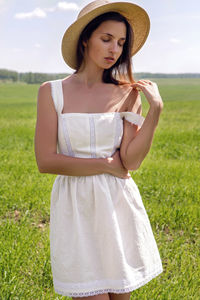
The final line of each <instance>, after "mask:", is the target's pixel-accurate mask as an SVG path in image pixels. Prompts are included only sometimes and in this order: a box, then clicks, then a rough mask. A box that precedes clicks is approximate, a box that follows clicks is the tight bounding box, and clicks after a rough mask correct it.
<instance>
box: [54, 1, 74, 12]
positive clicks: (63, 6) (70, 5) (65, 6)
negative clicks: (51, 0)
mask: <svg viewBox="0 0 200 300" xmlns="http://www.w3.org/2000/svg"><path fill="white" fill-rule="evenodd" d="M57 7H58V9H60V10H79V6H78V5H77V4H76V3H74V2H66V1H62V2H58V4H57Z"/></svg>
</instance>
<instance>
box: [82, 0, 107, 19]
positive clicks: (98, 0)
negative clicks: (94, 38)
mask: <svg viewBox="0 0 200 300" xmlns="http://www.w3.org/2000/svg"><path fill="white" fill-rule="evenodd" d="M110 3H112V1H109V0H96V1H92V2H90V3H89V4H88V5H86V6H85V7H84V8H83V9H82V10H81V11H80V13H79V14H78V17H77V19H79V18H81V17H83V16H84V15H86V14H87V13H89V12H90V11H92V10H93V9H95V8H98V7H100V6H103V5H106V4H110Z"/></svg>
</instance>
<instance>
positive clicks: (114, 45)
mask: <svg viewBox="0 0 200 300" xmlns="http://www.w3.org/2000/svg"><path fill="white" fill-rule="evenodd" d="M119 48H120V47H119V45H118V42H117V41H113V42H112V44H111V47H110V52H112V53H118V52H119V50H120V49H119Z"/></svg>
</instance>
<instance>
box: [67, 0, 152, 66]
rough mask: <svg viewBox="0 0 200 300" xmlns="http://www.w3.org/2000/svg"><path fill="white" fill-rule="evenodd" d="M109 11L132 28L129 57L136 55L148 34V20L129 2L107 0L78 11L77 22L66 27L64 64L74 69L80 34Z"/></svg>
mask: <svg viewBox="0 0 200 300" xmlns="http://www.w3.org/2000/svg"><path fill="white" fill-rule="evenodd" d="M109 11H115V12H118V13H120V14H122V15H123V16H124V17H125V18H126V19H127V21H128V22H129V24H130V25H131V26H132V29H133V32H134V43H133V48H132V52H131V55H134V54H135V53H137V52H138V51H139V50H140V48H141V47H142V46H143V44H144V43H145V41H146V39H147V36H148V34H149V29H150V20H149V16H148V14H147V13H146V11H145V10H144V9H143V8H141V7H140V6H138V5H136V4H133V3H130V2H116V1H114V2H113V1H109V0H96V1H93V2H90V3H89V4H88V5H86V6H85V7H84V8H83V9H82V10H81V11H80V13H79V14H78V17H77V20H76V21H75V22H74V23H72V25H70V26H69V27H68V29H67V30H66V31H65V33H64V35H63V38H62V47H61V50H62V55H63V58H64V61H65V62H66V64H67V65H69V66H70V67H71V68H72V69H76V48H77V44H78V40H79V36H80V34H81V32H82V31H83V29H84V28H85V26H86V25H87V24H88V23H89V22H90V21H92V20H93V19H94V18H95V17H97V16H99V15H101V14H103V13H106V12H109Z"/></svg>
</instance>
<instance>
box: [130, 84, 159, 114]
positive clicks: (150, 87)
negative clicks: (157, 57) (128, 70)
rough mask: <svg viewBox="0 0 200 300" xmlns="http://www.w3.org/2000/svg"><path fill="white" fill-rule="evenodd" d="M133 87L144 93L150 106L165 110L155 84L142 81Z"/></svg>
mask: <svg viewBox="0 0 200 300" xmlns="http://www.w3.org/2000/svg"><path fill="white" fill-rule="evenodd" d="M131 86H132V87H133V88H136V89H137V90H139V91H142V92H143V93H144V95H145V97H146V99H147V101H148V102H149V104H150V106H154V107H159V108H160V109H162V108H163V101H162V98H161V96H160V93H159V90H158V86H157V84H156V83H155V82H152V81H150V80H145V79H142V80H138V81H137V82H135V83H132V84H131Z"/></svg>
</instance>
